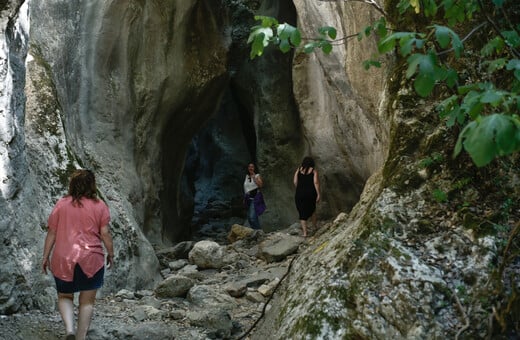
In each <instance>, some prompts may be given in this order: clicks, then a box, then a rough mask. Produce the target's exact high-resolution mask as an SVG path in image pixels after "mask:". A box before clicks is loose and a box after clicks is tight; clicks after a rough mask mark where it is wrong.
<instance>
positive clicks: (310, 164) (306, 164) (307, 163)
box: [302, 156, 314, 171]
mask: <svg viewBox="0 0 520 340" xmlns="http://www.w3.org/2000/svg"><path fill="white" fill-rule="evenodd" d="M302 168H303V170H305V171H307V169H309V168H314V159H312V157H309V156H307V157H305V158H304V159H303V161H302Z"/></svg>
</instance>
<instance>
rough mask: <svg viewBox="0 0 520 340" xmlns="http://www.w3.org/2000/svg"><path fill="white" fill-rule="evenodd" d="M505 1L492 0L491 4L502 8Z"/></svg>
mask: <svg viewBox="0 0 520 340" xmlns="http://www.w3.org/2000/svg"><path fill="white" fill-rule="evenodd" d="M504 1H505V0H493V4H494V5H495V6H497V7H502V5H504Z"/></svg>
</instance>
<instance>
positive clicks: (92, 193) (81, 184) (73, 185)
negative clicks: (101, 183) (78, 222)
mask: <svg viewBox="0 0 520 340" xmlns="http://www.w3.org/2000/svg"><path fill="white" fill-rule="evenodd" d="M69 195H70V196H72V204H74V205H75V204H76V203H77V204H79V205H80V206H81V202H80V200H81V198H82V197H86V198H90V199H94V200H97V189H96V178H95V177H94V173H93V172H92V171H90V170H85V169H78V170H75V171H74V172H73V173H72V175H71V176H70V182H69Z"/></svg>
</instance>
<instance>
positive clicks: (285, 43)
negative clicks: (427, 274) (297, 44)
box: [278, 39, 291, 53]
mask: <svg viewBox="0 0 520 340" xmlns="http://www.w3.org/2000/svg"><path fill="white" fill-rule="evenodd" d="M278 47H279V48H280V51H282V52H283V53H287V52H289V51H290V50H291V44H290V43H289V40H287V39H285V40H281V41H280V44H278Z"/></svg>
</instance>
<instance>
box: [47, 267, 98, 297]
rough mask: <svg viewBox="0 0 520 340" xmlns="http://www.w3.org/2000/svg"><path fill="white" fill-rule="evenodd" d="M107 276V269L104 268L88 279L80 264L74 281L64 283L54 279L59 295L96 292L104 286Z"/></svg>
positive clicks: (75, 268) (75, 271)
mask: <svg viewBox="0 0 520 340" xmlns="http://www.w3.org/2000/svg"><path fill="white" fill-rule="evenodd" d="M104 275H105V267H102V268H101V269H100V270H98V272H97V273H96V274H94V276H92V277H91V278H88V277H87V275H85V273H84V272H83V270H82V269H81V267H80V266H79V264H76V267H74V278H73V279H72V281H63V280H61V279H58V278H57V277H56V276H55V277H54V281H55V282H56V290H57V291H58V293H66V294H68V293H75V292H79V291H82V290H94V289H99V288H101V286H103V276H104Z"/></svg>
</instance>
